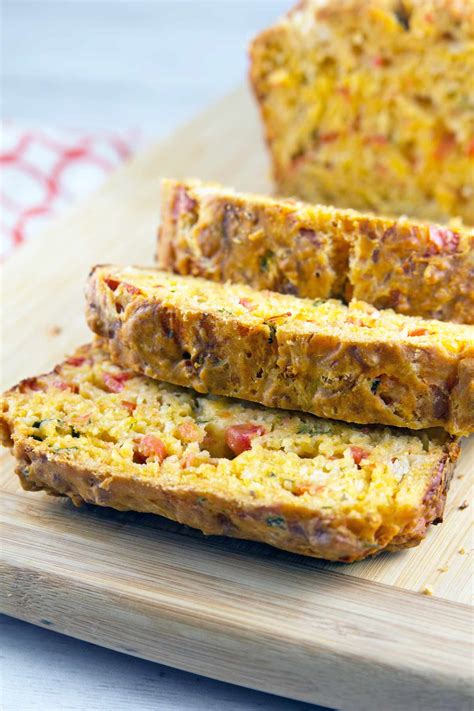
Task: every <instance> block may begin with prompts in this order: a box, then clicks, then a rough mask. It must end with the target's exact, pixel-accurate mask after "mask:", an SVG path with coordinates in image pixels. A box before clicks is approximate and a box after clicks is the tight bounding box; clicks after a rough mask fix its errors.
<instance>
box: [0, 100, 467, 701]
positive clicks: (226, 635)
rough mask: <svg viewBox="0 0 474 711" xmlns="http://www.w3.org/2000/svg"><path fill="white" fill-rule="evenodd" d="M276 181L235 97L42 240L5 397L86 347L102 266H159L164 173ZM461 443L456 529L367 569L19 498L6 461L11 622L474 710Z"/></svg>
mask: <svg viewBox="0 0 474 711" xmlns="http://www.w3.org/2000/svg"><path fill="white" fill-rule="evenodd" d="M267 170H268V168H267V158H266V155H265V151H264V148H263V144H262V140H261V132H260V127H259V124H258V119H257V116H256V111H255V109H254V106H253V104H252V102H251V100H250V97H249V96H248V94H247V92H246V91H245V90H239V91H238V92H236V93H234V94H233V95H231V96H230V97H228V98H226V99H225V100H223V101H222V102H221V103H219V104H218V105H217V106H215V107H213V108H211V109H210V110H209V111H208V112H207V113H206V114H204V115H203V116H201V117H199V118H198V119H196V120H195V121H193V122H192V123H191V124H190V125H188V126H186V127H184V128H182V129H181V130H179V131H177V132H176V133H175V134H174V135H173V136H172V137H171V138H169V139H168V140H166V141H164V142H162V143H161V144H159V145H157V146H152V147H150V149H149V150H147V151H145V152H144V153H143V154H142V155H140V156H139V157H138V158H137V159H135V160H134V161H132V162H130V163H129V164H128V165H126V166H125V167H123V168H122V169H121V170H120V171H118V172H117V173H116V174H115V175H114V176H113V177H112V178H111V179H110V180H109V181H108V183H107V184H106V186H105V187H104V188H103V189H102V190H101V191H100V192H99V193H97V194H96V195H95V196H94V197H92V198H91V199H90V200H89V201H88V202H86V203H85V204H83V205H82V206H80V207H79V208H78V209H77V210H75V211H74V212H71V213H69V214H68V215H67V216H66V217H65V218H64V219H62V220H61V221H59V222H57V223H56V224H55V225H54V226H52V227H51V228H50V229H49V230H47V232H46V234H43V235H42V236H41V237H39V238H37V239H33V240H31V242H30V243H29V244H27V245H26V246H25V247H23V248H22V249H21V250H19V251H18V253H17V254H15V255H13V257H12V258H11V259H10V260H9V261H8V262H7V264H6V266H5V268H4V274H3V284H2V291H3V295H2V302H1V306H2V329H3V335H2V341H1V342H2V380H3V383H2V385H3V386H4V387H6V386H10V385H12V384H14V383H15V382H16V381H17V380H18V379H19V378H21V377H25V376H28V375H33V374H36V373H39V372H42V371H44V370H46V369H49V368H50V367H51V366H53V365H54V364H55V363H56V362H58V361H59V360H61V359H62V357H63V354H64V353H65V352H66V351H72V350H73V349H74V348H75V346H76V345H77V344H79V343H81V342H85V341H87V340H88V339H89V338H90V336H89V334H88V331H87V329H86V326H85V323H84V317H83V295H82V291H83V284H84V281H85V278H86V275H87V273H88V271H89V268H90V266H91V265H92V264H94V263H97V262H117V263H123V264H127V263H134V264H151V263H152V260H153V253H154V243H155V233H156V227H157V223H158V219H159V214H158V205H159V179H160V177H161V176H173V177H185V176H188V177H200V178H204V179H213V180H217V181H220V182H222V183H224V184H227V185H233V186H235V187H236V188H240V189H246V190H262V191H267V192H269V191H270V190H271V186H270V183H269V180H268V176H267ZM58 329H59V330H60V332H59V333H58ZM464 444H465V446H464V452H463V456H462V459H461V462H460V464H459V466H458V468H457V470H456V475H455V478H454V480H453V484H452V487H451V491H450V495H449V502H448V506H447V511H446V518H445V523H444V524H443V525H442V526H438V527H435V528H433V529H432V530H431V532H430V533H429V535H428V538H427V540H426V541H425V542H424V543H423V544H421V546H420V547H419V548H415V549H411V550H409V551H405V552H402V553H398V554H386V555H381V556H380V557H377V558H375V559H372V560H369V561H365V562H361V563H357V564H353V565H342V564H330V563H325V562H320V561H316V560H312V559H305V558H303V557H298V556H295V555H291V554H288V553H283V552H280V551H276V550H274V549H271V548H270V547H266V546H263V545H259V544H255V543H247V542H244V541H232V540H230V539H222V538H210V539H206V538H205V537H204V536H202V535H201V534H199V533H197V532H196V531H192V530H191V529H188V528H185V527H183V526H180V525H179V524H175V523H172V522H169V521H166V520H164V519H161V518H159V517H155V516H149V515H139V514H135V513H130V514H123V513H118V512H113V511H110V510H106V509H99V508H94V507H83V508H82V509H75V508H74V507H73V506H72V505H71V504H70V503H69V502H67V501H64V500H61V499H55V498H52V497H47V496H46V495H43V494H33V493H26V492H22V491H21V490H20V488H19V486H18V484H17V481H16V478H15V477H14V475H13V466H12V461H11V457H10V455H9V454H8V452H6V451H4V450H3V451H2V455H1V457H0V463H1V466H2V469H1V472H2V473H1V485H2V489H3V491H2V494H3V495H2V502H3V503H2V507H1V515H2V520H3V529H2V540H3V545H2V550H1V555H2V566H3V576H2V588H1V610H2V611H3V612H5V613H6V614H9V615H13V616H14V617H18V618H21V619H23V620H27V621H29V622H33V623H35V624H38V625H42V626H47V627H48V628H50V629H54V630H57V631H59V632H63V633H65V634H68V635H72V636H74V637H79V638H80V639H84V640H87V641H89V642H94V643H96V644H100V645H104V646H106V647H110V648H112V649H116V650H119V651H122V652H127V653H129V654H133V655H137V656H140V657H144V658H146V659H152V660H156V661H160V662H163V663H165V664H169V665H171V666H176V667H179V668H181V669H186V670H189V671H192V672H196V673H199V674H204V675H206V676H210V677H214V678H216V679H222V680H225V681H229V682H233V683H236V684H241V685H245V686H249V687H253V688H256V689H262V690H265V691H269V692H273V693H275V694H281V695H283V696H288V697H291V698H295V699H302V700H306V701H312V702H314V703H319V704H323V705H327V706H331V707H337V708H342V709H351V711H353V710H355V709H363V710H364V711H367V710H370V709H377V710H383V711H389V710H390V709H403V710H404V711H405V710H406V709H412V708H416V709H456V710H457V711H459V710H460V709H470V708H471V704H472V674H471V672H472V630H473V628H472V617H471V608H470V607H469V603H470V596H471V593H472V559H471V546H472V543H471V539H470V531H471V523H472V515H471V511H472V509H471V508H460V507H461V504H462V503H463V502H464V501H465V500H468V501H470V500H471V475H472V466H473V461H474V441H473V438H471V441H470V442H465V443H464ZM423 590H425V591H427V590H428V591H431V590H432V592H433V595H432V596H428V595H426V594H423V592H422V591H423Z"/></svg>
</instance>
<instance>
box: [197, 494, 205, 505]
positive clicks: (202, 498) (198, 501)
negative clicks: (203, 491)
mask: <svg viewBox="0 0 474 711" xmlns="http://www.w3.org/2000/svg"><path fill="white" fill-rule="evenodd" d="M206 501H207V498H206V497H205V496H198V497H197V499H196V503H197V504H204V503H206Z"/></svg>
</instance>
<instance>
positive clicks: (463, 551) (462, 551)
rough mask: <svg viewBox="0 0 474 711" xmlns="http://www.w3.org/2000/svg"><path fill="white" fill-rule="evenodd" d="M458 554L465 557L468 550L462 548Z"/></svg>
mask: <svg viewBox="0 0 474 711" xmlns="http://www.w3.org/2000/svg"><path fill="white" fill-rule="evenodd" d="M458 553H460V554H461V555H465V553H466V549H465V548H460V549H459V550H458Z"/></svg>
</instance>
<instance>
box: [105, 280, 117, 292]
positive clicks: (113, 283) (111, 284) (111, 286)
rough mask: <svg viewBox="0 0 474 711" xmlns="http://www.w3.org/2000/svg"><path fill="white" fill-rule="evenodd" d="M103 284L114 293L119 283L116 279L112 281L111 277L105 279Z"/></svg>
mask: <svg viewBox="0 0 474 711" xmlns="http://www.w3.org/2000/svg"><path fill="white" fill-rule="evenodd" d="M105 283H106V284H107V286H108V287H109V289H112V291H115V289H116V288H117V287H118V285H119V284H120V281H119V280H118V279H112V277H107V278H106V279H105Z"/></svg>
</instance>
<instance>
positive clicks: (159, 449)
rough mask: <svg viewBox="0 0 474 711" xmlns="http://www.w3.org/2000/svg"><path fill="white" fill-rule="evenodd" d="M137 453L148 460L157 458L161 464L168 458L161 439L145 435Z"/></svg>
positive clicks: (137, 447) (139, 443)
mask: <svg viewBox="0 0 474 711" xmlns="http://www.w3.org/2000/svg"><path fill="white" fill-rule="evenodd" d="M135 453H136V454H138V455H139V457H143V458H144V459H145V460H147V459H148V458H149V457H157V458H158V459H159V461H160V464H161V462H162V461H163V460H164V459H166V457H167V456H168V451H167V449H166V447H165V445H164V444H163V442H162V441H161V439H160V438H159V437H156V436H155V435H145V436H144V437H142V438H141V440H140V441H139V442H138V443H137V445H136V447H135Z"/></svg>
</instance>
